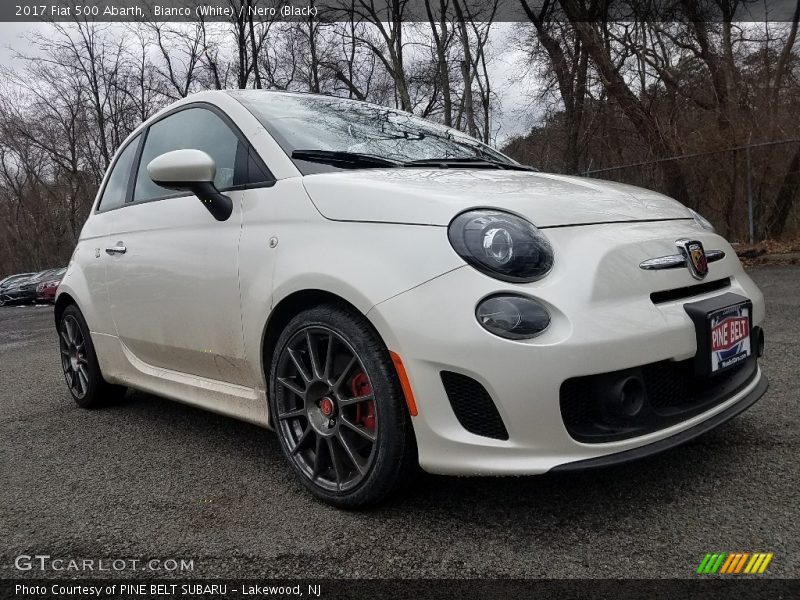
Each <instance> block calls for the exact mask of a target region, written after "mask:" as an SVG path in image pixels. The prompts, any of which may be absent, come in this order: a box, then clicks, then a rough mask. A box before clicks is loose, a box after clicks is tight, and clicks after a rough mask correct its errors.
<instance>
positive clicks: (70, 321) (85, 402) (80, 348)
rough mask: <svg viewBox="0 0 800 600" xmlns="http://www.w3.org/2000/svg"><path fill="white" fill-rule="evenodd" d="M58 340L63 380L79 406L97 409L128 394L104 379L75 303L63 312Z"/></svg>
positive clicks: (122, 388)
mask: <svg viewBox="0 0 800 600" xmlns="http://www.w3.org/2000/svg"><path fill="white" fill-rule="evenodd" d="M58 338H59V349H60V351H61V367H62V370H63V371H64V379H65V380H66V382H67V389H68V390H69V393H70V395H71V396H72V398H73V399H74V400H75V403H76V404H77V405H78V406H80V407H81V408H97V407H99V406H102V405H104V404H107V403H109V402H111V401H112V400H117V399H119V398H121V397H122V396H123V395H124V394H125V391H126V390H127V388H126V387H125V386H121V385H112V384H110V383H108V382H107V381H106V380H105V379H103V375H102V373H101V372H100V365H99V364H98V363H97V354H96V353H95V350H94V344H92V337H91V336H90V335H89V327H88V326H87V325H86V321H85V319H84V318H83V315H82V314H81V311H80V310H79V309H78V307H77V306H75V305H74V304H71V305H70V306H67V307H66V308H65V309H64V312H63V313H61V317H60V318H59V321H58Z"/></svg>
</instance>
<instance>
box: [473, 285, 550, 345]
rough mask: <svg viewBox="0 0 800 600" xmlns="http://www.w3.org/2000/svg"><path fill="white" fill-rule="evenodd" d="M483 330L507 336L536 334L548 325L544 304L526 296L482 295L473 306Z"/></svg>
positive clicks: (517, 338) (518, 337) (515, 337)
mask: <svg viewBox="0 0 800 600" xmlns="http://www.w3.org/2000/svg"><path fill="white" fill-rule="evenodd" d="M475 316H476V317H477V319H478V323H480V324H481V326H482V327H483V328H484V329H486V331H488V332H490V333H493V334H495V335H499V336H500V337H504V338H507V339H510V340H524V339H528V338H532V337H536V336H537V335H539V334H540V333H542V332H543V331H544V330H545V329H547V327H548V325H550V314H549V313H548V312H547V309H545V307H544V306H542V305H541V304H539V303H538V302H537V301H536V300H534V299H532V298H528V297H527V296H517V295H512V294H496V295H494V296H489V297H488V298H484V299H483V300H482V301H481V302H480V303H479V304H478V308H477V309H476V310H475Z"/></svg>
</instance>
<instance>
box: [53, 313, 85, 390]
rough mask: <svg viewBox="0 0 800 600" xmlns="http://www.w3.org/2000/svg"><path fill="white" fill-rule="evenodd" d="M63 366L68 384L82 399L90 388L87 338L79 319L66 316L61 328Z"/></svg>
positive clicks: (60, 339) (60, 340)
mask: <svg viewBox="0 0 800 600" xmlns="http://www.w3.org/2000/svg"><path fill="white" fill-rule="evenodd" d="M58 333H59V345H60V347H61V366H62V368H63V369H64V377H65V379H66V380H67V386H68V387H69V389H70V392H72V395H73V396H75V398H78V399H81V398H83V397H84V396H85V395H86V392H87V391H88V390H89V363H88V361H87V358H86V339H85V338H84V336H83V331H82V330H81V327H80V325H79V324H78V321H77V319H76V318H75V317H74V316H72V315H67V316H65V317H64V318H63V319H62V321H61V327H60V328H59V332H58Z"/></svg>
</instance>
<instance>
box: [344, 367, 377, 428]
mask: <svg viewBox="0 0 800 600" xmlns="http://www.w3.org/2000/svg"><path fill="white" fill-rule="evenodd" d="M350 389H351V391H352V392H353V397H356V396H366V395H367V394H369V393H370V392H371V391H372V389H371V388H370V385H369V379H367V374H366V373H359V374H358V375H356V376H355V377H353V380H352V381H351V382H350ZM356 423H360V424H361V425H363V426H364V428H365V429H366V430H368V431H374V430H375V401H374V400H367V401H366V402H359V403H358V404H356Z"/></svg>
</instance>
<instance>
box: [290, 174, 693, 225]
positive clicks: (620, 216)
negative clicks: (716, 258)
mask: <svg viewBox="0 0 800 600" xmlns="http://www.w3.org/2000/svg"><path fill="white" fill-rule="evenodd" d="M303 184H304V185H305V187H306V190H307V191H308V193H309V195H310V197H311V200H312V202H313V203H314V205H315V206H316V207H317V209H318V210H319V212H320V213H322V215H323V216H325V217H327V218H329V219H334V220H339V221H366V222H381V223H412V224H419V225H447V224H449V223H450V221H451V220H452V219H453V217H454V216H455V215H457V214H458V213H460V212H462V211H464V210H467V209H470V208H479V207H480V208H486V207H489V208H497V209H502V210H507V211H511V212H515V213H518V214H520V215H522V216H524V217H526V218H527V219H529V220H530V221H531V222H532V223H533V224H534V225H536V226H537V227H555V226H563V225H585V224H588V223H608V222H619V221H647V220H654V219H690V218H692V216H691V214H690V213H689V211H688V209H687V208H686V207H684V206H683V205H682V204H680V203H679V202H677V201H676V200H673V199H672V198H669V197H667V196H664V195H663V194H659V193H657V192H652V191H650V190H646V189H642V188H637V187H634V186H631V185H626V184H622V183H615V182H610V181H600V180H597V179H588V178H584V177H571V176H566V175H551V174H545V173H536V172H529V171H501V170H483V169H418V168H407V169H404V168H397V169H359V170H351V171H336V172H333V173H319V174H314V175H307V176H306V177H304V178H303Z"/></svg>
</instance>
